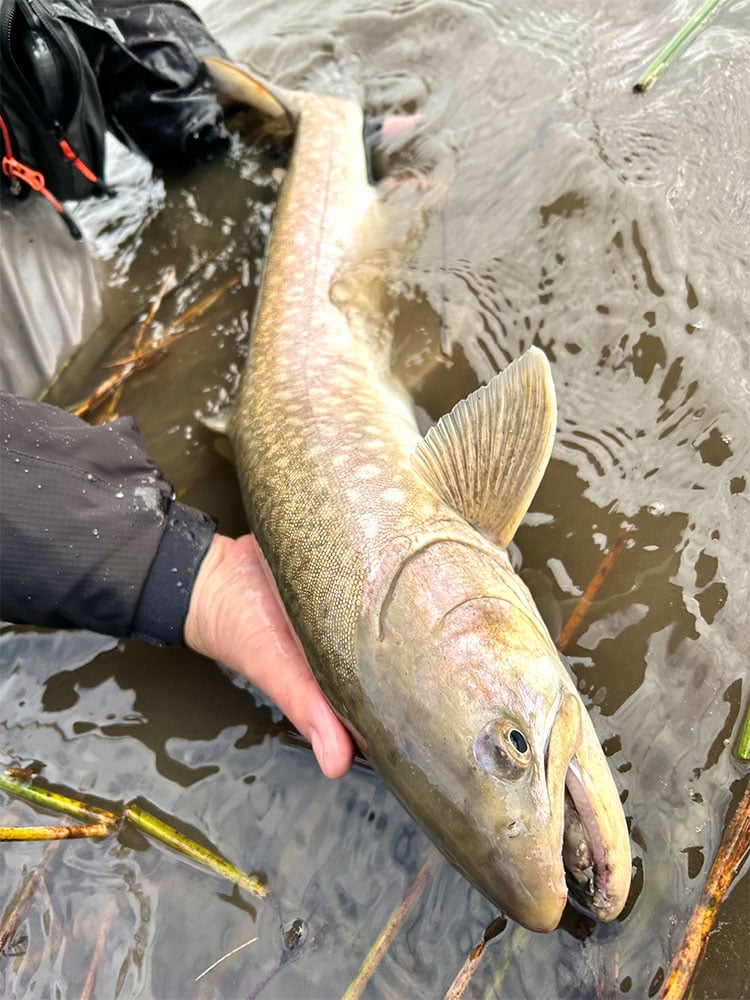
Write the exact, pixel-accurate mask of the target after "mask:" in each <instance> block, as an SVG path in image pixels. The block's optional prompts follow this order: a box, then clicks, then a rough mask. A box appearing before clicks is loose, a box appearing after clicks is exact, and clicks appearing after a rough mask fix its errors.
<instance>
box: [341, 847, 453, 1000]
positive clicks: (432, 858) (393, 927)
mask: <svg viewBox="0 0 750 1000" xmlns="http://www.w3.org/2000/svg"><path fill="white" fill-rule="evenodd" d="M440 861H441V857H440V854H439V852H438V851H437V850H436V848H434V847H431V848H430V853H429V854H428V855H427V860H426V861H425V863H424V864H423V865H422V867H421V868H420V869H419V871H418V872H417V874H416V876H415V878H414V881H413V882H412V884H411V885H410V886H409V888H408V889H407V891H406V895H405V896H404V898H403V899H402V900H401V902H400V903H399V904H398V906H397V907H396V909H395V910H394V911H393V913H392V914H391V916H390V918H389V920H388V923H387V924H386V925H385V927H384V928H383V930H382V931H381V932H380V934H379V935H378V937H377V938H376V940H375V944H374V945H373V946H372V948H371V949H370V951H369V953H368V954H367V957H366V958H365V960H364V962H363V963H362V965H361V967H360V970H359V972H358V973H357V975H356V976H355V977H354V979H353V980H352V981H351V983H350V984H349V988H348V989H347V991H346V993H345V994H344V996H343V997H342V1000H358V998H359V997H360V996H362V992H363V991H364V988H365V986H367V984H368V983H369V981H370V979H371V978H372V975H373V973H374V972H375V970H376V969H377V967H378V966H379V965H380V962H381V961H382V959H383V956H384V955H385V953H386V952H387V951H388V949H389V947H390V945H391V942H392V941H393V939H394V938H395V937H396V935H397V934H398V932H399V931H400V930H401V927H402V925H403V923H404V920H406V918H407V916H408V915H409V913H410V911H411V909H412V907H413V906H414V904H415V903H416V902H417V900H418V899H419V897H420V896H421V895H422V893H423V892H424V890H425V887H426V886H427V883H428V882H429V881H430V879H431V878H432V876H433V875H434V874H435V872H436V871H437V870H438V867H439V865H440Z"/></svg>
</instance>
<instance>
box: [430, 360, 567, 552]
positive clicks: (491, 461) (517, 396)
mask: <svg viewBox="0 0 750 1000" xmlns="http://www.w3.org/2000/svg"><path fill="white" fill-rule="evenodd" d="M556 419H557V408H556V404H555V387H554V385H553V382H552V373H551V371H550V367H549V362H548V361H547V358H546V356H545V355H544V354H543V353H542V351H540V350H539V349H538V348H536V347H532V348H531V349H530V350H528V351H527V352H526V353H525V354H524V355H523V356H522V357H521V358H519V359H518V360H517V361H514V362H513V363H512V364H511V365H509V366H508V367H507V368H506V369H505V371H504V372H501V373H500V374H499V375H495V377H494V378H493V379H491V380H490V381H489V382H488V383H487V385H485V386H482V387H481V388H480V389H477V391H476V392H473V393H472V394H471V395H470V396H467V398H466V399H463V400H461V402H460V403H457V404H456V405H455V406H454V407H453V409H452V410H451V412H450V413H447V414H446V415H445V416H444V417H442V418H441V419H440V421H439V422H438V423H437V424H436V425H435V426H434V427H432V428H430V430H429V431H428V432H427V435H426V437H425V438H424V439H423V440H422V441H421V442H420V444H419V446H418V447H417V450H416V451H415V453H414V457H413V461H414V463H415V465H416V468H417V470H418V471H419V472H420V474H421V475H422V477H423V478H424V479H425V480H426V482H428V483H429V484H430V485H431V486H432V487H433V488H434V489H435V490H436V492H437V493H438V494H439V495H440V496H441V497H442V499H443V500H445V502H446V503H448V504H450V505H451V506H452V507H453V508H455V510H457V511H458V512H459V513H460V514H462V515H463V517H465V518H466V519H467V520H468V521H471V522H472V523H473V524H475V525H476V527H477V528H479V530H480V531H482V532H483V533H484V534H486V535H487V536H488V537H490V538H491V539H492V540H493V541H495V542H497V543H498V544H499V545H501V546H502V547H503V548H506V547H507V546H508V544H509V542H510V540H511V539H512V538H513V535H514V534H515V531H516V528H517V527H518V525H519V524H520V522H521V520H522V519H523V517H524V515H525V513H526V511H527V510H528V508H529V505H530V503H531V501H532V499H533V496H534V494H535V493H536V490H537V487H538V486H539V483H540V481H541V478H542V476H543V475H544V470H545V469H546V467H547V463H548V462H549V457H550V454H551V452H552V442H553V439H554V435H555V422H556Z"/></svg>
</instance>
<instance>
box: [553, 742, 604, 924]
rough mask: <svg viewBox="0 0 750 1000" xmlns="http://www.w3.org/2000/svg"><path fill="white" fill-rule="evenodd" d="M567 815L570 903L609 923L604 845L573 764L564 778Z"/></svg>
mask: <svg viewBox="0 0 750 1000" xmlns="http://www.w3.org/2000/svg"><path fill="white" fill-rule="evenodd" d="M564 812H565V818H564V826H563V849H562V855H563V864H564V865H565V872H566V878H567V882H568V889H569V893H570V896H571V901H575V902H577V903H578V904H579V905H581V906H583V907H584V908H585V909H586V910H589V911H590V912H592V913H593V914H594V915H595V916H597V917H599V918H600V919H604V920H606V919H608V917H609V915H610V910H611V909H612V904H613V901H612V899H611V897H610V894H609V891H608V890H609V886H608V882H609V878H608V876H609V868H608V865H607V863H606V854H605V849H604V843H603V840H602V836H601V833H600V831H599V827H598V825H597V822H596V817H595V815H594V810H593V809H592V807H591V803H590V802H589V799H588V796H587V795H586V791H585V789H584V787H583V783H582V782H581V779H580V778H579V776H578V774H577V773H576V767H575V762H574V761H572V762H571V764H570V766H569V767H568V771H567V774H566V776H565V807H564Z"/></svg>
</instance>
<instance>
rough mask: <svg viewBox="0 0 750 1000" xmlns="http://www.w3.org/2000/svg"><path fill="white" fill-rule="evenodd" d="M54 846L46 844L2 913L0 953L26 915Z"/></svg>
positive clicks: (0, 953) (2, 952)
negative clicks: (35, 863) (38, 859)
mask: <svg viewBox="0 0 750 1000" xmlns="http://www.w3.org/2000/svg"><path fill="white" fill-rule="evenodd" d="M55 846H56V845H55V844H48V845H47V849H46V850H45V852H44V854H42V857H41V860H40V861H39V864H38V865H37V866H36V868H34V869H33V871H31V872H29V874H28V875H27V876H26V880H25V881H24V883H23V886H22V887H21V891H20V892H19V893H18V895H17V896H16V898H15V899H14V900H13V901H12V902H11V904H10V906H9V907H8V909H7V910H6V912H5V914H4V915H3V919H2V921H0V955H2V954H4V952H5V949H6V948H7V947H8V944H9V943H10V942H11V941H12V940H13V937H14V935H15V933H16V931H17V930H18V926H19V924H20V923H21V921H22V920H23V918H24V916H25V915H26V909H27V907H28V905H29V903H30V902H31V897H32V896H33V895H34V892H35V891H36V889H37V888H38V886H39V885H40V883H41V881H42V876H43V872H44V869H45V868H46V867H47V864H48V863H49V859H50V858H51V857H52V852H53V851H54V849H55Z"/></svg>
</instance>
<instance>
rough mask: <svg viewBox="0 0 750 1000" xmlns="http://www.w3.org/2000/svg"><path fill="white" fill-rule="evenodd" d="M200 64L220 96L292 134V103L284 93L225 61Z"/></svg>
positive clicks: (213, 59) (207, 59)
mask: <svg viewBox="0 0 750 1000" xmlns="http://www.w3.org/2000/svg"><path fill="white" fill-rule="evenodd" d="M203 62H204V64H205V66H206V69H207V70H208V73H209V76H210V77H211V80H212V82H213V84H214V86H215V87H216V89H217V90H218V92H219V93H220V94H223V95H224V96H226V97H231V98H232V100H234V101H239V103H240V104H247V105H249V106H250V107H251V108H256V110H258V111H260V112H261V114H263V115H266V116H267V117H269V118H271V119H273V120H274V121H276V122H278V123H279V124H283V125H284V126H285V127H286V128H287V129H288V131H289V132H292V131H293V130H294V108H293V106H292V105H293V101H292V99H291V96H290V94H289V93H288V92H286V91H283V90H281V88H279V87H274V86H273V85H272V84H270V83H268V82H267V81H266V80H264V79H263V78H262V77H260V76H256V75H254V74H253V73H251V72H250V71H249V70H247V69H245V67H244V66H238V65H236V64H235V63H231V62H228V61H227V60H226V59H218V58H217V57H216V56H206V57H205V58H204V60H203Z"/></svg>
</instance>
